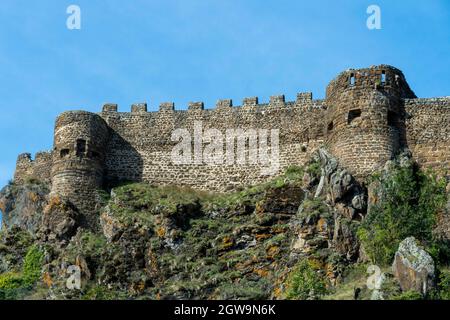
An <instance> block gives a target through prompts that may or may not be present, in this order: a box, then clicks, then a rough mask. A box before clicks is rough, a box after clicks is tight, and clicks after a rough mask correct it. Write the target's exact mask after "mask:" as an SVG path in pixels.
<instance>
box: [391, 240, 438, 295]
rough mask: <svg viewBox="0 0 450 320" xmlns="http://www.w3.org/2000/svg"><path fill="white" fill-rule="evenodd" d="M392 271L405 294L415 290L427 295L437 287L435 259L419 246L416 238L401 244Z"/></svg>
mask: <svg viewBox="0 0 450 320" xmlns="http://www.w3.org/2000/svg"><path fill="white" fill-rule="evenodd" d="M392 271H393V273H394V275H395V278H396V279H397V281H398V282H399V284H400V287H401V289H402V291H403V292H406V291H410V290H414V291H417V292H420V293H421V294H422V295H426V294H427V293H428V292H429V291H430V290H431V289H432V288H434V286H435V268H434V261H433V258H432V257H431V256H430V255H429V254H428V253H427V252H426V251H425V250H424V249H423V248H421V247H420V246H419V245H418V242H417V240H416V239H415V238H414V237H409V238H406V239H405V240H403V241H402V242H401V243H400V245H399V247H398V250H397V252H396V253H395V259H394V263H393V265H392Z"/></svg>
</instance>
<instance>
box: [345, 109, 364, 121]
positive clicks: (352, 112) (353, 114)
mask: <svg viewBox="0 0 450 320" xmlns="http://www.w3.org/2000/svg"><path fill="white" fill-rule="evenodd" d="M359 117H361V109H355V110H350V111H349V113H348V119H347V121H348V124H350V123H352V121H353V120H355V119H356V118H359Z"/></svg>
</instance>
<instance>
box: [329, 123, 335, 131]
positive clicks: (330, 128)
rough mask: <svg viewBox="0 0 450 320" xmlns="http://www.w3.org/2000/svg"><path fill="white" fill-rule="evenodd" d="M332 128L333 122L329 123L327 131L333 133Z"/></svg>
mask: <svg viewBox="0 0 450 320" xmlns="http://www.w3.org/2000/svg"><path fill="white" fill-rule="evenodd" d="M333 128H334V124H333V121H331V122H330V123H329V124H328V131H333Z"/></svg>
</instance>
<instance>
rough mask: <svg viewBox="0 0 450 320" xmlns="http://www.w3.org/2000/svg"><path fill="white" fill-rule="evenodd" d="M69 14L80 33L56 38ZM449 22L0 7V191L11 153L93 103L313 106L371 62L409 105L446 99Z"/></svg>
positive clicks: (425, 17) (340, 8) (161, 4)
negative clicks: (400, 86) (387, 73)
mask: <svg viewBox="0 0 450 320" xmlns="http://www.w3.org/2000/svg"><path fill="white" fill-rule="evenodd" d="M70 4H76V5H79V6H80V8H81V19H82V20H81V21H82V25H81V30H68V29H67V28H66V19H67V17H68V15H67V14H66V8H67V7H68V6H69V5H70ZM371 4H376V5H379V6H380V8H381V13H382V17H381V18H382V29H381V30H369V29H368V28H367V27H366V20H367V17H368V14H367V13H366V9H367V7H368V6H369V5H371ZM449 15H450V1H448V0H429V1H422V0H407V1H392V0H385V1H381V0H370V1H364V0H346V1H345V0H344V1H325V0H314V1H308V2H307V1H299V0H264V1H263V0H148V1H144V0H127V1H124V0H108V1H106V0H105V1H100V0H96V1H92V0H72V1H62V0H58V1H54V0H40V1H29V0H2V1H1V2H0V150H1V154H0V155H1V156H0V186H3V185H5V184H6V183H7V181H8V180H9V179H11V178H12V176H13V173H14V167H15V161H16V157H17V155H18V154H19V153H22V152H30V153H32V154H33V155H34V153H35V152H37V151H40V150H45V149H50V148H51V146H52V138H53V125H54V120H55V117H56V116H57V115H58V114H59V113H60V112H62V111H65V110H70V109H84V110H89V111H94V112H98V111H100V110H101V106H102V104H103V103H104V102H115V103H118V104H119V110H121V111H128V110H129V108H130V105H131V104H132V103H134V102H144V101H146V102H147V103H148V104H149V109H150V110H157V107H158V105H159V104H160V103H161V102H164V101H173V102H175V103H176V108H179V109H185V108H186V107H187V104H188V102H189V101H204V102H205V105H206V107H207V108H210V107H213V106H214V105H215V102H216V100H217V99H222V98H232V99H233V101H234V104H235V105H239V104H241V101H242V98H244V97H247V96H259V97H260V101H263V102H264V101H268V98H269V96H270V95H275V94H285V95H286V98H287V99H288V100H293V99H295V95H296V93H297V92H302V91H312V92H313V94H314V97H315V98H323V97H324V92H325V87H326V85H327V84H328V82H329V81H330V80H331V79H332V78H334V77H335V76H336V75H337V74H338V73H339V72H341V71H343V70H345V69H347V68H350V67H354V68H358V67H367V66H370V65H376V64H382V63H385V64H392V65H394V66H396V67H398V68H400V69H402V70H403V71H404V73H405V75H406V77H407V80H408V81H409V83H410V85H411V87H412V89H413V90H414V91H415V92H416V94H417V95H418V96H420V97H434V96H445V95H450V63H449V62H450V19H449V18H450V17H449Z"/></svg>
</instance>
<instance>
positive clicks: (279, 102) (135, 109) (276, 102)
mask: <svg viewBox="0 0 450 320" xmlns="http://www.w3.org/2000/svg"><path fill="white" fill-rule="evenodd" d="M323 103H324V101H323V100H322V99H317V100H313V96H312V93H311V92H300V93H297V99H296V100H295V101H286V100H285V96H284V95H273V96H270V99H269V102H268V103H260V100H259V98H258V97H247V98H244V99H243V100H242V105H237V106H234V105H233V100H232V99H220V100H217V102H216V105H215V106H214V107H213V108H205V104H204V102H202V101H195V102H190V103H189V104H188V107H187V109H176V108H175V103H173V102H162V103H161V104H160V105H159V110H158V111H148V110H147V109H148V108H147V103H135V104H132V105H131V108H130V111H120V113H133V114H143V113H151V114H156V113H158V112H171V111H177V112H187V111H194V110H196V111H199V110H200V111H211V110H221V111H223V110H229V111H233V109H241V108H244V109H246V108H248V107H253V108H254V109H261V108H267V107H279V108H283V107H307V106H311V105H314V106H315V107H316V108H317V107H319V108H320V107H321V106H322V105H323ZM101 112H102V113H114V112H119V107H118V105H117V104H115V103H105V104H104V105H103V108H102V111H101Z"/></svg>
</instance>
